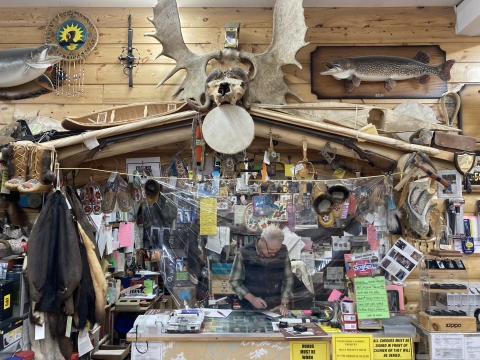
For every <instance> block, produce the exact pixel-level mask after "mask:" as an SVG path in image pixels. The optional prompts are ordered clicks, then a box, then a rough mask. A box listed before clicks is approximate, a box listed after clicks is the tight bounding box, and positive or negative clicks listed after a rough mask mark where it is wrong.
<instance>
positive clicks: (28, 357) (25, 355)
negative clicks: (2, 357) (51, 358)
mask: <svg viewBox="0 0 480 360" xmlns="http://www.w3.org/2000/svg"><path fill="white" fill-rule="evenodd" d="M14 356H17V357H19V358H22V359H23V360H33V359H35V353H34V352H33V351H31V350H24V351H17V352H16V353H15V354H14Z"/></svg>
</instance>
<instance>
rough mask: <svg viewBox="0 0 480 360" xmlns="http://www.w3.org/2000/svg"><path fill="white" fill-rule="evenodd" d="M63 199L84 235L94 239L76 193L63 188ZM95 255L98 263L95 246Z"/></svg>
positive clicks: (91, 228)
mask: <svg viewBox="0 0 480 360" xmlns="http://www.w3.org/2000/svg"><path fill="white" fill-rule="evenodd" d="M65 197H66V198H67V200H68V203H69V204H70V206H71V209H70V212H71V213H72V215H73V217H74V218H75V219H76V220H77V221H78V222H79V223H80V225H82V229H83V231H85V234H87V236H88V237H89V238H90V239H91V240H92V239H95V234H94V229H93V226H92V225H91V224H90V221H89V220H88V218H87V215H86V214H85V211H84V210H83V207H82V203H81V202H80V199H79V197H78V195H77V193H76V192H75V190H73V188H72V187H71V186H66V187H65ZM92 241H93V240H92ZM95 253H96V254H97V258H98V261H100V259H101V257H100V253H99V252H98V248H97V247H96V246H95Z"/></svg>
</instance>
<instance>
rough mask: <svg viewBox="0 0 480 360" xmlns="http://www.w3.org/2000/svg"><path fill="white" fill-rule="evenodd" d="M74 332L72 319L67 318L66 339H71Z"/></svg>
mask: <svg viewBox="0 0 480 360" xmlns="http://www.w3.org/2000/svg"><path fill="white" fill-rule="evenodd" d="M71 332H72V317H71V316H67V327H66V328H65V337H68V338H69V337H70V334H71Z"/></svg>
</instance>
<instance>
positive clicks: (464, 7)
mask: <svg viewBox="0 0 480 360" xmlns="http://www.w3.org/2000/svg"><path fill="white" fill-rule="evenodd" d="M455 13H456V14H457V23H456V25H455V33H456V34H457V35H468V36H478V35H480V6H478V0H464V1H462V2H461V3H460V4H459V5H457V6H456V7H455Z"/></svg>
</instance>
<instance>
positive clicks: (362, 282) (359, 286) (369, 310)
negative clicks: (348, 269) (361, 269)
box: [353, 276, 390, 320]
mask: <svg viewBox="0 0 480 360" xmlns="http://www.w3.org/2000/svg"><path fill="white" fill-rule="evenodd" d="M353 282H354V285H355V302H356V304H357V315H358V319H359V320H361V319H384V318H389V317H390V312H389V311H388V300H387V289H386V288H385V277H383V276H375V277H370V276H367V277H356V278H354V279H353Z"/></svg>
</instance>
